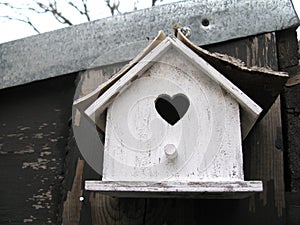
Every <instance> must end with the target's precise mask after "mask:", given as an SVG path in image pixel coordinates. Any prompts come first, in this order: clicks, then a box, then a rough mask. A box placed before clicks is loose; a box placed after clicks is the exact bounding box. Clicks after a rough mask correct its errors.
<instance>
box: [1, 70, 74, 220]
mask: <svg viewBox="0 0 300 225" xmlns="http://www.w3.org/2000/svg"><path fill="white" fill-rule="evenodd" d="M75 77H76V75H74V74H72V75H68V76H62V77H59V78H55V79H50V80H47V81H41V82H36V83H33V84H28V85H24V86H22V87H15V88H11V89H7V90H1V91H0V100H1V111H0V179H1V180H0V183H1V185H0V197H1V200H0V224H1V225H7V224H27V223H28V224H32V225H41V224H60V223H61V215H60V212H61V210H60V208H61V207H62V196H63V193H62V190H63V181H64V177H63V174H64V167H63V165H64V160H65V154H66V149H65V147H66V145H67V139H68V137H69V126H68V121H69V119H70V116H71V110H70V109H71V108H70V107H71V104H72V101H73V95H74V91H75V85H74V79H75Z"/></svg>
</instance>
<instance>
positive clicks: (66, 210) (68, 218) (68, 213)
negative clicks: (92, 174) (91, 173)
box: [62, 159, 84, 225]
mask: <svg viewBox="0 0 300 225" xmlns="http://www.w3.org/2000/svg"><path fill="white" fill-rule="evenodd" d="M83 167H84V160H81V159H78V161H77V167H76V173H75V177H74V182H73V185H72V189H71V191H68V194H67V199H66V201H65V202H64V206H63V215H62V224H63V225H75V224H79V220H80V210H81V204H82V203H81V201H80V197H82V187H81V184H82V173H83Z"/></svg>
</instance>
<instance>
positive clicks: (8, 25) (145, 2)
mask: <svg viewBox="0 0 300 225" xmlns="http://www.w3.org/2000/svg"><path fill="white" fill-rule="evenodd" d="M40 1H41V2H48V0H40ZM67 1H68V0H58V1H57V2H58V3H59V4H58V9H61V11H62V12H63V14H64V15H65V16H66V17H67V18H71V19H72V22H73V23H74V24H79V23H83V22H86V21H85V20H84V17H82V16H80V14H79V13H78V12H77V11H76V10H75V9H74V8H72V7H70V6H68V4H67V3H66V2H67ZM112 1H113V0H112ZM176 1H179V0H163V1H161V0H158V1H157V4H156V5H161V4H167V3H170V2H176ZM292 1H293V3H294V7H295V9H296V11H297V13H298V15H300V0H292ZM1 2H2V3H3V2H8V3H10V4H13V5H15V6H17V7H26V5H29V6H33V5H32V4H33V3H34V1H33V0H0V3H1ZM73 2H81V0H73ZM88 6H90V8H89V11H90V15H91V18H92V19H100V18H104V17H108V16H110V11H109V8H108V7H107V6H106V5H105V1H104V0H103V1H99V0H88ZM150 6H151V0H131V1H128V0H127V1H125V0H120V11H121V12H122V13H125V12H130V11H132V10H133V9H134V8H135V7H136V8H137V9H143V8H148V7H150ZM22 13H23V14H26V15H27V16H28V17H29V18H30V20H31V22H32V23H33V24H34V25H35V27H37V28H38V30H39V31H40V32H41V33H43V32H47V31H52V30H56V29H60V28H63V27H64V26H65V25H62V24H60V23H59V22H57V21H56V20H55V19H54V18H53V16H52V15H51V14H37V13H35V12H32V11H30V10H23V11H22ZM19 14H20V10H13V9H10V8H8V7H5V6H3V5H0V16H4V15H8V16H10V17H13V18H20V19H26V17H24V16H21V15H19ZM35 34H37V33H36V32H35V31H34V30H33V29H32V27H30V26H29V25H27V24H26V23H24V22H20V21H16V20H8V19H5V18H0V43H4V42H8V41H12V40H16V39H20V38H24V37H28V36H31V35H35ZM298 39H299V40H300V28H299V29H298Z"/></svg>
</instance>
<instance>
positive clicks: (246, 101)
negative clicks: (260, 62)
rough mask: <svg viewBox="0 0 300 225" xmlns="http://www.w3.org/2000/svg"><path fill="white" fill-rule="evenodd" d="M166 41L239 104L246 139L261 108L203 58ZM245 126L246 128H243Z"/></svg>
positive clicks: (177, 44)
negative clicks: (244, 115) (244, 114)
mask: <svg viewBox="0 0 300 225" xmlns="http://www.w3.org/2000/svg"><path fill="white" fill-rule="evenodd" d="M167 39H168V40H170V42H171V43H172V44H173V45H174V46H176V47H177V48H178V49H179V50H180V51H181V52H182V53H184V54H185V55H186V57H188V58H189V59H190V60H191V63H194V65H196V66H197V67H198V68H199V69H201V70H202V71H203V72H204V73H205V74H207V75H208V76H209V77H210V78H211V79H213V80H214V81H215V82H217V83H218V84H219V85H220V86H221V87H222V88H223V89H224V90H225V91H227V92H228V93H229V94H230V95H232V97H233V98H234V99H236V101H237V102H238V103H239V104H240V106H241V107H242V109H243V110H244V111H245V112H246V114H247V115H246V117H247V120H245V121H242V123H247V124H244V129H243V131H242V133H243V137H246V136H247V134H248V133H249V131H250V130H251V128H252V127H253V125H254V124H255V121H256V120H257V118H258V116H259V114H260V113H261V112H262V108H261V107H260V106H259V105H257V104H256V103H255V102H254V101H253V100H252V99H250V98H249V97H248V96H247V95H246V94H245V93H244V92H242V91H241V90H240V89H239V88H238V87H237V86H235V85H234V84H233V83H232V82H230V81H229V80H228V79H226V77H224V76H223V75H222V74H221V73H220V72H219V71H217V70H216V69H215V68H214V67H212V66H211V65H210V64H209V63H208V62H206V61H205V60H204V59H203V58H201V57H200V56H198V55H197V54H196V53H195V52H193V51H192V50H191V49H190V48H188V47H187V46H186V45H184V44H183V43H182V42H181V41H180V40H178V39H177V38H175V37H168V38H167ZM245 125H246V126H245Z"/></svg>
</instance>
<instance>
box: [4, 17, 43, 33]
mask: <svg viewBox="0 0 300 225" xmlns="http://www.w3.org/2000/svg"><path fill="white" fill-rule="evenodd" d="M0 17H1V18H5V19H8V20H16V21H20V22H23V23H26V24H28V25H29V26H31V28H32V29H33V30H34V31H35V32H37V33H38V34H40V33H41V32H40V31H39V30H38V29H37V28H36V27H35V26H34V25H33V24H32V22H31V21H30V19H29V18H28V17H27V16H26V17H25V18H26V19H20V18H12V17H10V16H0Z"/></svg>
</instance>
